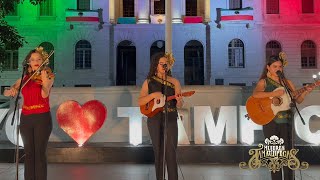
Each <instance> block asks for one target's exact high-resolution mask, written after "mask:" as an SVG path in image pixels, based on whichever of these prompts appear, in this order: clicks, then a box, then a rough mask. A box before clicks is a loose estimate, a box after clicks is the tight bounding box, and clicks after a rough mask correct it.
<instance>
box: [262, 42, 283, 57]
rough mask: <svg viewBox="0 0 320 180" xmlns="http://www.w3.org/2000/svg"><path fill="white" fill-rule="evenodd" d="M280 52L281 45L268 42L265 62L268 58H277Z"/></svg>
mask: <svg viewBox="0 0 320 180" xmlns="http://www.w3.org/2000/svg"><path fill="white" fill-rule="evenodd" d="M280 52H281V44H280V43H279V42H278V41H269V42H268V43H267V45H266V60H267V59H269V57H270V56H278V55H279V53H280Z"/></svg>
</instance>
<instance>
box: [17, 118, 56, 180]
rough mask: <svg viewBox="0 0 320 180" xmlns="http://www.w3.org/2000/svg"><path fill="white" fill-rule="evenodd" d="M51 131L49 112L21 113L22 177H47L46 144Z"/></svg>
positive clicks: (37, 179)
mask: <svg viewBox="0 0 320 180" xmlns="http://www.w3.org/2000/svg"><path fill="white" fill-rule="evenodd" d="M51 131H52V119H51V113H50V112H46V113H41V114H31V115H23V114H21V122H20V132H21V137H22V141H23V144H24V152H25V155H26V157H25V161H24V179H25V180H46V179H47V155H46V152H47V144H48V141H49V136H50V134H51Z"/></svg>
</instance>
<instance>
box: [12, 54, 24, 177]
mask: <svg viewBox="0 0 320 180" xmlns="http://www.w3.org/2000/svg"><path fill="white" fill-rule="evenodd" d="M26 68H27V64H26V60H25V61H24V64H23V68H22V74H21V80H20V85H19V89H18V93H17V96H16V99H15V102H14V111H13V116H12V120H11V125H13V123H14V118H15V115H16V111H17V108H18V106H19V99H20V92H21V89H22V82H23V77H24V73H25V69H26ZM18 111H19V108H18ZM16 123H17V124H16V148H15V151H16V154H15V156H16V157H15V161H16V180H18V179H19V131H20V125H19V112H18V118H17V122H16Z"/></svg>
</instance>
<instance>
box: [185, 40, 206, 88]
mask: <svg viewBox="0 0 320 180" xmlns="http://www.w3.org/2000/svg"><path fill="white" fill-rule="evenodd" d="M184 83H185V85H204V53H203V46H202V44H201V43H200V42H199V41H196V40H191V41H189V42H188V43H187V44H186V45H185V47H184Z"/></svg>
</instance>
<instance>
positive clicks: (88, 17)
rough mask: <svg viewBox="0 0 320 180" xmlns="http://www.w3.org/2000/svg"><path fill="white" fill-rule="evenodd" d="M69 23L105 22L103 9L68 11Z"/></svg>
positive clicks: (67, 19)
mask: <svg viewBox="0 0 320 180" xmlns="http://www.w3.org/2000/svg"><path fill="white" fill-rule="evenodd" d="M65 15H66V21H67V22H100V23H101V22H103V18H102V9H97V10H79V9H66V14H65Z"/></svg>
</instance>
